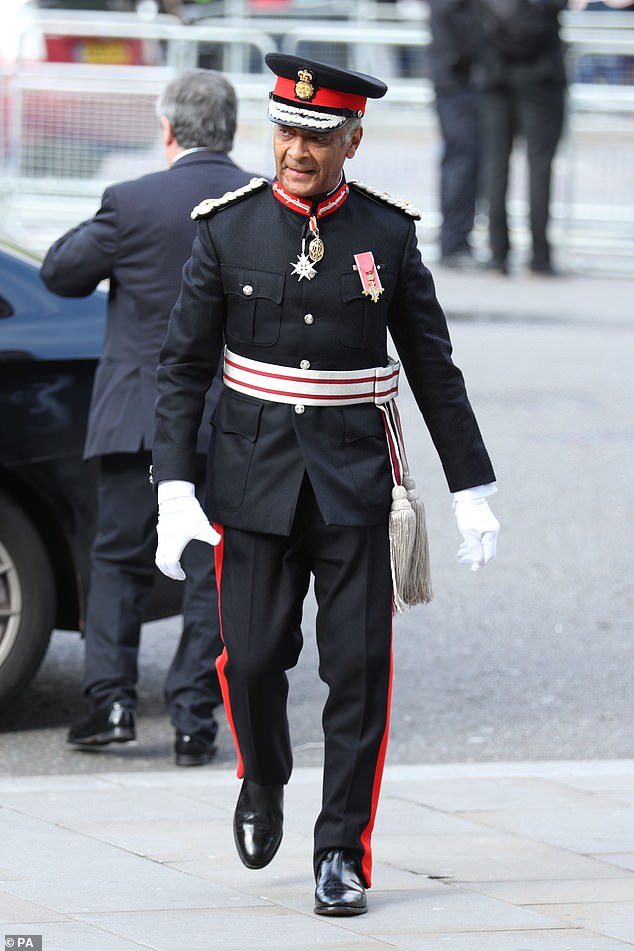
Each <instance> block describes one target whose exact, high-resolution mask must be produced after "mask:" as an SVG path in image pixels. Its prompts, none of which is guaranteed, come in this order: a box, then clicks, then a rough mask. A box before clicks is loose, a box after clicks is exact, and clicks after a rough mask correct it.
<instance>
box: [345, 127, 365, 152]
mask: <svg viewBox="0 0 634 951" xmlns="http://www.w3.org/2000/svg"><path fill="white" fill-rule="evenodd" d="M362 138H363V126H359V128H358V129H357V130H356V132H354V133H353V135H352V138H351V139H350V144H349V145H348V151H347V152H346V158H349V159H350V158H354V155H355V152H356V151H357V149H358V148H359V143H360V142H361V139H362Z"/></svg>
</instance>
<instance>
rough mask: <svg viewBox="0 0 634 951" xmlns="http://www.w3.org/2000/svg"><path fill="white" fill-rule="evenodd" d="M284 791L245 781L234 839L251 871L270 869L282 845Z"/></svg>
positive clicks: (234, 819) (238, 807) (281, 788)
mask: <svg viewBox="0 0 634 951" xmlns="http://www.w3.org/2000/svg"><path fill="white" fill-rule="evenodd" d="M283 826H284V787H283V786H258V784H257V783H252V782H250V781H249V780H248V779H245V780H244V781H243V783H242V789H241V790H240V795H239V796H238V801H237V803H236V811H235V813H234V816H233V838H234V840H235V843H236V849H237V850H238V855H239V856H240V859H241V861H242V862H243V863H244V865H246V867H247V868H264V866H265V865H268V864H269V862H270V861H271V859H272V858H273V856H274V855H275V853H276V852H277V850H278V849H279V847H280V842H281V841H282V831H283Z"/></svg>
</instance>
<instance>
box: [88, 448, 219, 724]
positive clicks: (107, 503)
mask: <svg viewBox="0 0 634 951" xmlns="http://www.w3.org/2000/svg"><path fill="white" fill-rule="evenodd" d="M99 462H100V471H99V485H98V504H99V511H98V522H97V531H96V535H95V539H94V542H93V547H92V553H91V578H90V591H89V596H88V608H87V616H86V629H85V667H84V692H85V694H86V695H87V696H88V697H89V699H90V703H91V706H92V708H93V709H97V708H99V707H102V706H105V705H108V704H111V703H113V702H114V701H116V700H119V701H121V702H123V703H125V704H127V705H129V706H132V707H134V706H135V705H136V702H137V691H136V685H137V679H138V669H137V658H138V651H139V642H140V635H141V624H142V623H143V620H144V617H145V610H146V607H147V603H148V599H149V595H150V592H151V590H152V586H153V584H154V580H155V577H156V575H157V569H156V567H155V564H154V555H155V552H156V519H157V505H156V494H155V492H154V491H153V490H152V487H151V486H150V484H149V482H148V471H149V466H150V462H151V454H150V453H149V452H138V453H113V454H111V455H104V456H101V457H100V459H99ZM203 469H204V457H202V456H201V476H202V473H203ZM182 564H183V569H184V571H185V573H186V575H187V581H186V582H184V584H183V629H182V633H181V638H180V642H179V644H178V648H177V650H176V653H175V655H174V658H173V660H172V663H171V666H170V669H169V671H168V674H167V678H166V682H165V700H166V704H167V708H168V710H169V714H170V719H171V722H172V724H173V726H174V728H175V729H177V730H180V731H181V732H182V733H188V734H197V735H200V736H201V737H204V738H206V739H208V740H213V738H214V736H215V732H216V724H215V721H214V717H213V713H212V711H213V708H214V707H216V706H218V704H219V703H221V702H222V696H221V693H220V687H219V684H218V678H217V674H216V670H215V661H216V658H217V656H218V654H219V653H220V651H221V649H222V645H221V641H220V624H219V618H218V603H217V592H216V583H215V571H214V559H213V552H212V550H211V548H210V546H209V545H206V544H205V543H203V542H191V543H190V544H189V545H188V546H187V548H186V550H185V552H184V553H183V558H182Z"/></svg>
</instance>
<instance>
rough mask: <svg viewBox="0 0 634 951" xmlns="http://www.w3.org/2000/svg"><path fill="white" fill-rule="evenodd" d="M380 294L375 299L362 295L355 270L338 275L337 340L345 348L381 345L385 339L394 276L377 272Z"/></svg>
mask: <svg viewBox="0 0 634 951" xmlns="http://www.w3.org/2000/svg"><path fill="white" fill-rule="evenodd" d="M379 277H380V279H381V285H382V287H383V293H382V294H381V296H380V297H379V299H378V300H377V301H376V302H375V301H373V300H372V298H370V297H366V296H365V295H364V294H363V287H362V284H361V279H360V277H359V275H358V274H357V272H356V271H350V272H348V273H346V274H342V275H341V311H340V314H339V339H340V340H341V342H342V343H343V344H344V345H345V346H346V347H374V346H382V345H383V344H384V342H385V333H386V327H387V312H388V306H389V302H390V300H391V298H392V293H393V288H394V283H395V275H394V273H393V272H390V271H386V270H384V269H383V268H381V270H380V271H379Z"/></svg>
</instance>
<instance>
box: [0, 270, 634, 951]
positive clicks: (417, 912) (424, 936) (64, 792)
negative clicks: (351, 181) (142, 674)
mask: <svg viewBox="0 0 634 951" xmlns="http://www.w3.org/2000/svg"><path fill="white" fill-rule="evenodd" d="M434 274H435V277H436V283H437V286H438V291H439V296H440V299H441V301H442V302H443V304H444V306H445V309H446V310H447V313H448V315H449V318H450V323H452V322H453V323H454V326H456V325H457V323H458V322H459V321H463V320H464V321H499V322H513V321H524V320H525V321H530V322H531V323H533V324H539V322H540V321H541V322H543V323H544V324H546V323H561V324H566V323H568V324H575V325H578V326H579V328H580V329H581V328H582V325H583V324H586V325H587V326H588V328H589V327H592V328H593V329H594V330H596V329H598V328H601V327H605V328H606V330H613V331H617V334H616V336H615V337H611V336H608V338H606V344H607V345H608V346H609V340H610V339H618V341H619V346H626V345H627V346H631V339H632V338H631V335H630V334H629V330H631V329H632V320H633V318H634V304H633V303H632V302H633V301H634V276H633V277H632V278H610V277H606V276H601V275H596V274H595V275H592V274H588V275H583V274H581V275H580V274H575V275H570V276H567V277H562V278H561V279H555V280H553V279H547V278H543V279H542V278H540V279H538V278H531V277H530V276H528V275H526V274H525V273H518V274H514V275H511V276H509V277H499V276H494V275H489V274H482V273H477V274H465V273H462V272H455V273H454V272H449V271H446V270H443V269H441V268H435V269H434ZM629 402H630V405H631V400H630V401H629ZM624 405H627V401H625V402H624ZM623 570H624V572H625V568H624V569H623ZM624 577H625V575H624ZM625 656H626V655H625V654H624V657H625ZM22 738H23V739H22V742H26V741H27V737H26V736H25V734H24V733H22ZM518 755H519V756H520V757H521V751H518ZM388 762H389V759H388ZM101 768H102V769H103V765H102V766H101ZM320 786H321V771H320V769H319V768H318V767H316V766H302V767H299V768H297V769H296V770H295V771H294V773H293V776H292V778H291V782H290V784H289V786H288V789H287V796H286V825H285V836H284V841H283V843H282V846H281V849H280V851H279V852H278V855H277V856H276V858H275V860H274V861H273V863H272V864H271V865H270V866H269V867H268V868H267V869H264V870H261V871H250V870H248V869H246V868H244V867H243V866H242V865H241V864H240V862H239V859H238V857H237V855H236V853H235V848H234V844H233V839H232V831H231V818H232V814H233V808H234V804H235V799H236V796H237V793H238V788H239V783H238V781H237V780H236V778H235V775H234V772H233V770H230V769H227V768H226V766H224V765H222V766H218V765H214V764H211V765H210V766H208V767H202V768H199V769H180V770H179V769H176V768H175V767H173V766H171V768H169V769H168V768H165V769H162V770H160V771H155V772H151V771H144V772H139V771H134V772H127V771H110V772H109V771H101V772H96V771H95V772H94V773H83V774H80V775H41V776H33V775H31V776H29V775H10V772H9V768H8V766H7V765H6V764H5V766H4V768H3V767H2V766H0V805H1V807H2V808H1V809H0V924H1V925H3V927H4V934H5V948H20V947H24V948H26V947H31V948H37V947H41V949H42V951H132V949H140V948H143V949H150V951H253V949H257V951H269V949H270V951H381V949H383V951H388V949H389V951H443V949H447V951H618V949H625V948H632V947H634V808H633V807H634V759H619V760H595V761H585V760H566V761H556V760H553V761H532V762H522V761H517V762H481V763H455V764H452V763H445V764H436V765H429V764H412V765H402V764H395V765H388V767H387V769H386V773H385V778H384V783H383V793H382V798H381V802H380V806H379V811H378V816H377V823H376V828H375V833H374V839H373V844H374V883H373V887H372V889H371V890H370V892H369V896H368V897H369V911H368V914H367V915H364V916H361V917H358V918H342V919H328V918H321V917H317V916H315V915H314V913H313V910H312V893H313V887H314V883H313V880H312V869H311V848H312V826H313V822H314V818H315V816H316V814H317V812H318V809H319V799H320ZM1 933H2V930H1V929H0V934H1ZM12 942H13V943H12Z"/></svg>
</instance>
